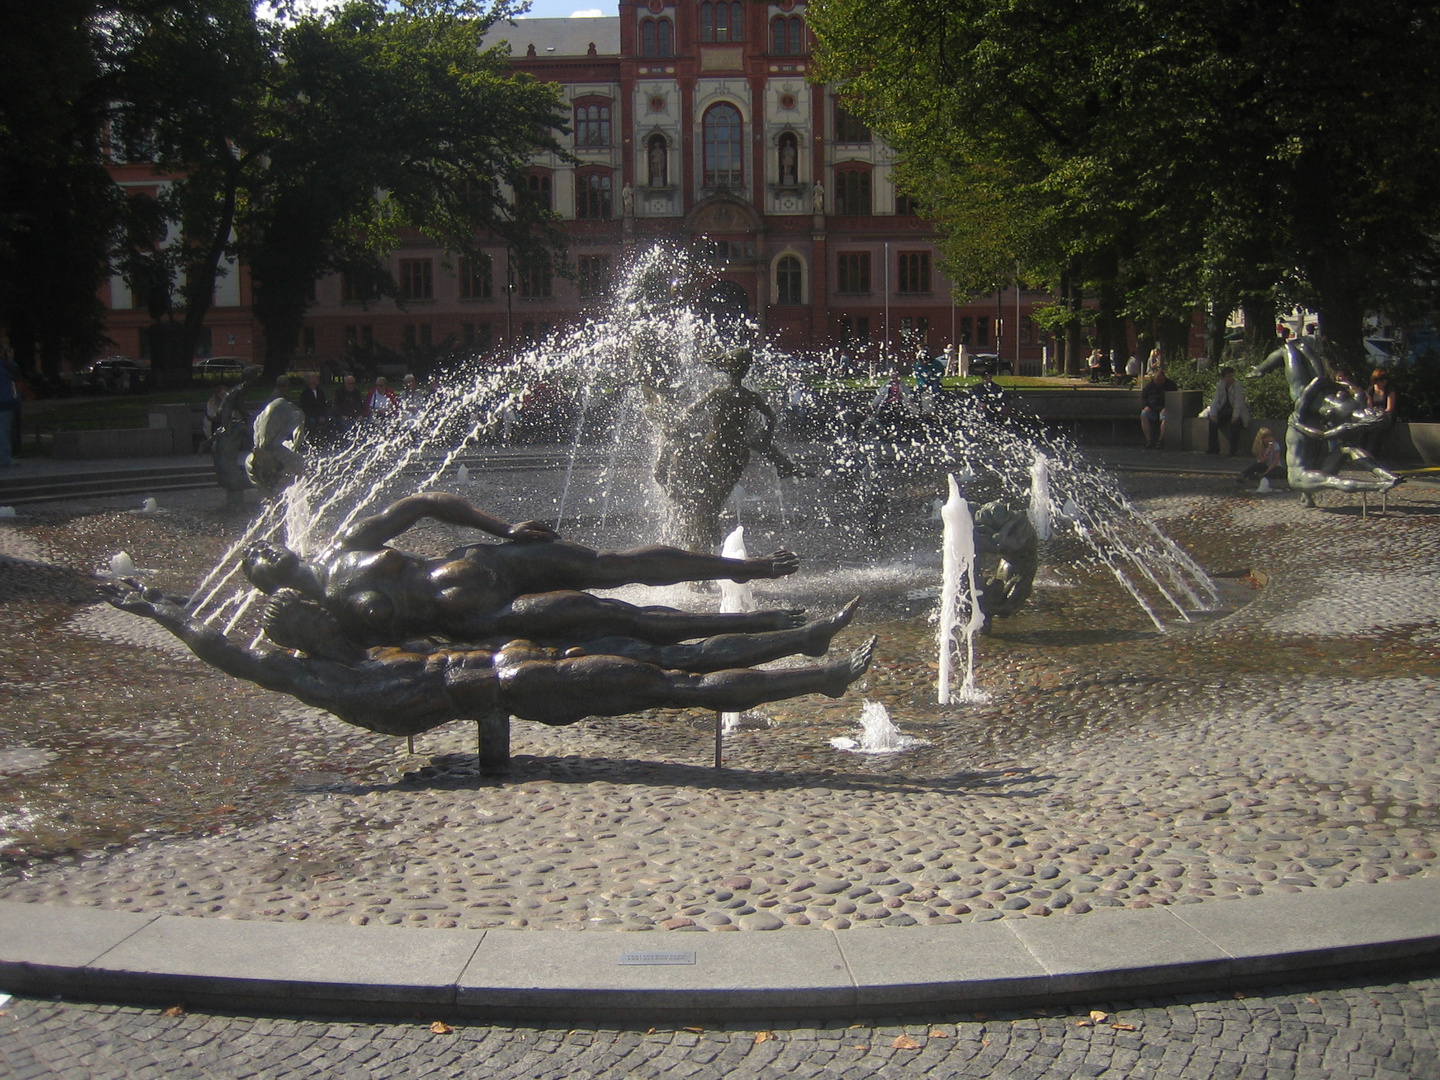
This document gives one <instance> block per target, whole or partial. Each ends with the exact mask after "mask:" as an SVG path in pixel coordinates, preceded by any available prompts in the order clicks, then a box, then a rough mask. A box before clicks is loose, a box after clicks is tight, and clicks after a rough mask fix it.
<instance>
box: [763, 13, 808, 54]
mask: <svg viewBox="0 0 1440 1080" xmlns="http://www.w3.org/2000/svg"><path fill="white" fill-rule="evenodd" d="M804 51H805V23H804V22H803V21H802V20H801V18H800V16H799V15H790V16H785V15H777V16H776V17H775V18H773V19H771V20H770V52H771V53H772V54H773V55H775V56H800V55H801V54H802V53H803V52H804Z"/></svg>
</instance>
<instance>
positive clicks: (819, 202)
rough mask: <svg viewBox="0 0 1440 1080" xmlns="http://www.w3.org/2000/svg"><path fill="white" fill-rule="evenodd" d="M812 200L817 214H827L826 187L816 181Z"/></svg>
mask: <svg viewBox="0 0 1440 1080" xmlns="http://www.w3.org/2000/svg"><path fill="white" fill-rule="evenodd" d="M811 200H812V204H813V206H814V209H815V213H816V214H823V213H825V185H824V184H822V183H821V182H820V181H819V180H816V181H815V188H814V190H813V191H812V192H811Z"/></svg>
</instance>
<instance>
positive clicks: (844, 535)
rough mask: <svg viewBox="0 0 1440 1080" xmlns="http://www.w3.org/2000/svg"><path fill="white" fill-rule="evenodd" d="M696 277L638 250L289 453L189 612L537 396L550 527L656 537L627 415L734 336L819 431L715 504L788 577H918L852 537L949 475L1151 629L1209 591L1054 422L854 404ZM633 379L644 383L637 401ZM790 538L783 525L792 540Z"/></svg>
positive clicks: (696, 393) (514, 421)
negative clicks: (548, 470) (493, 345)
mask: <svg viewBox="0 0 1440 1080" xmlns="http://www.w3.org/2000/svg"><path fill="white" fill-rule="evenodd" d="M713 280H714V275H713V272H712V271H710V270H709V269H708V268H706V267H705V266H703V265H701V264H700V263H698V262H696V261H694V260H692V259H690V258H689V257H688V256H687V255H685V254H684V253H683V252H680V251H677V250H675V249H674V248H671V247H666V246H656V247H653V248H650V249H648V250H647V251H644V252H642V253H640V254H639V255H637V256H636V258H635V259H634V261H633V263H632V264H631V265H630V266H629V268H628V269H627V270H626V271H625V273H624V274H623V275H622V276H621V278H620V281H619V284H618V285H617V287H616V290H615V295H614V299H613V301H612V303H611V304H610V306H609V308H608V309H607V310H605V311H603V312H601V313H600V314H598V315H596V316H595V317H593V318H591V319H589V320H587V321H586V322H584V323H583V324H581V325H578V326H575V327H572V328H569V329H566V330H563V331H559V332H556V333H554V334H552V335H550V336H549V337H548V338H547V339H546V340H544V341H542V342H538V343H536V344H535V345H533V346H532V347H530V348H528V349H525V350H523V351H521V352H519V353H518V354H517V355H516V356H515V357H514V358H513V359H511V360H508V361H506V362H504V363H497V362H494V361H490V360H486V359H482V358H479V357H472V358H470V359H469V360H466V361H464V362H462V363H459V364H457V365H454V366H453V367H452V369H451V370H450V372H449V377H448V379H447V381H446V382H445V383H444V384H443V385H442V386H441V387H440V388H439V389H438V390H436V391H433V392H431V393H429V394H426V395H423V396H422V397H420V398H418V399H415V400H413V401H409V402H407V404H406V406H405V408H404V409H403V410H402V411H401V412H400V414H399V415H398V416H397V417H395V418H393V419H391V420H389V421H387V422H383V423H382V422H378V421H371V422H367V423H366V424H363V425H361V426H359V427H358V428H357V429H356V430H355V431H354V432H352V434H351V437H350V438H349V439H348V440H347V441H346V442H344V443H343V444H341V445H339V446H336V447H334V448H328V449H320V448H313V447H312V448H309V449H307V451H306V454H307V466H308V471H307V473H306V475H305V476H303V477H301V478H300V479H298V480H297V481H296V482H295V483H293V484H292V485H291V486H290V487H289V488H287V489H286V490H285V491H284V492H283V493H282V495H281V496H280V497H279V498H278V499H277V500H275V501H273V502H271V503H269V504H267V505H265V506H264V507H263V508H262V509H261V511H260V512H259V513H258V514H257V515H256V517H255V518H254V520H253V521H251V522H250V524H249V525H248V526H247V528H246V529H245V531H244V533H243V534H242V535H241V536H240V537H239V538H238V539H237V540H236V541H235V543H234V544H233V545H232V547H231V548H230V550H229V551H228V552H227V553H226V554H225V556H224V557H223V558H222V559H221V560H220V562H219V563H218V564H217V565H216V566H215V568H214V569H213V570H212V571H211V572H210V573H209V574H208V575H207V576H206V577H205V579H204V580H203V581H202V582H200V584H199V585H198V586H197V588H196V589H195V590H194V591H193V593H192V602H191V611H192V613H194V614H196V615H197V616H198V617H200V618H202V619H204V620H205V621H207V622H209V623H211V624H212V625H217V626H224V627H226V628H227V629H240V630H242V631H243V632H246V633H250V632H253V631H254V630H256V629H258V626H257V624H258V618H256V617H255V616H256V615H257V604H258V601H259V600H260V599H261V594H259V593H257V592H256V591H254V590H252V589H250V588H249V587H248V584H247V583H246V582H245V580H244V578H243V576H240V556H241V555H242V553H243V552H244V550H245V549H246V548H247V547H248V546H249V545H251V544H253V543H255V542H256V541H259V540H267V541H272V542H281V543H284V544H285V545H286V546H287V547H289V548H291V549H292V550H294V551H296V552H298V553H299V554H301V555H302V556H313V555H315V554H317V553H318V552H319V551H320V550H321V549H322V548H323V547H324V546H325V545H326V544H327V543H328V542H329V541H330V538H331V537H333V536H335V535H336V533H337V532H338V531H340V530H342V529H344V528H345V527H347V526H348V525H350V524H352V523H354V522H355V521H357V520H359V519H360V518H361V517H363V516H366V515H368V514H373V513H375V512H377V511H378V510H379V509H381V508H382V507H383V506H384V505H386V504H387V503H388V502H389V501H391V500H392V499H394V498H397V497H399V496H400V495H403V494H410V493H413V492H417V491H427V490H432V489H434V488H435V487H437V486H438V485H439V483H440V482H441V481H442V480H445V479H448V480H449V481H450V482H451V483H454V482H455V479H456V477H457V475H458V476H459V477H460V478H461V479H460V482H461V483H464V482H465V479H467V478H468V471H469V466H466V465H465V463H464V462H463V461H462V460H461V458H462V457H467V456H468V457H469V458H470V460H471V464H472V465H473V464H474V455H475V454H477V453H479V452H481V451H482V450H486V449H488V448H490V447H492V446H494V445H496V444H502V443H504V442H505V441H506V440H507V439H508V438H509V437H511V436H516V437H519V436H522V435H523V436H525V437H527V438H536V437H537V436H536V434H535V431H534V430H533V429H534V425H535V421H536V417H537V412H538V409H539V407H538V406H537V404H536V403H537V402H539V401H542V400H546V399H547V397H548V399H549V400H552V401H558V402H560V406H559V407H556V408H554V409H553V410H552V413H553V414H552V415H550V416H549V417H548V423H549V434H548V436H541V437H542V438H548V439H549V440H550V441H551V442H552V443H553V442H554V441H557V440H558V441H559V442H560V443H561V444H562V445H563V446H564V447H565V454H564V457H563V459H562V460H563V468H564V476H563V482H562V484H561V487H560V497H559V500H558V503H557V504H556V508H555V511H554V513H555V519H554V524H556V526H557V528H559V529H561V530H562V531H563V533H564V535H566V536H573V537H575V538H576V539H580V540H582V541H585V540H590V542H596V543H598V542H600V541H599V540H598V537H600V536H601V535H602V533H604V531H605V530H606V529H607V528H612V529H613V525H614V524H615V522H616V520H617V517H618V516H619V515H622V514H623V516H624V526H625V531H626V533H627V534H628V535H629V537H631V538H632V541H633V542H645V541H647V540H654V539H662V538H664V537H665V536H667V535H668V534H669V528H668V526H667V520H668V512H667V506H666V505H665V502H664V499H663V497H662V496H661V494H660V492H659V489H658V487H657V486H656V484H655V483H654V481H653V480H652V479H651V477H650V475H649V471H650V469H649V465H650V463H651V462H653V460H654V456H655V442H656V436H655V433H654V430H653V428H652V424H651V420H650V418H648V417H647V416H646V408H650V409H652V410H653V409H654V408H655V407H656V406H655V394H654V393H653V391H654V390H655V389H656V388H658V389H659V390H660V391H663V394H662V395H661V396H662V397H663V400H664V402H665V403H666V404H665V405H664V408H684V407H686V406H687V405H688V404H689V403H693V402H694V401H696V400H697V399H698V398H699V397H700V396H701V395H703V394H704V393H705V392H706V391H707V390H708V389H710V388H711V387H713V386H715V385H716V381H717V379H718V377H719V376H718V375H717V374H716V372H715V371H714V370H713V369H712V368H710V367H709V366H708V365H706V364H705V363H703V361H704V360H706V359H708V358H710V357H712V356H714V355H716V354H718V353H720V352H722V351H724V350H726V349H728V348H731V347H733V346H734V345H735V344H737V343H738V342H742V341H743V342H745V343H747V344H748V345H749V347H750V348H751V349H752V351H753V353H754V357H755V362H754V367H753V368H752V371H751V376H750V384H751V385H753V386H755V387H756V388H758V389H759V390H760V391H761V392H762V393H764V394H766V395H768V396H769V397H770V398H771V399H772V401H773V402H774V403H775V404H776V405H777V406H778V405H779V404H780V403H781V402H783V401H784V400H785V398H786V393H787V391H788V390H789V389H790V388H792V387H795V386H796V385H799V384H801V383H805V384H808V385H810V386H813V387H814V388H815V389H816V391H817V392H818V395H819V397H818V398H817V399H816V400H815V404H813V405H812V406H811V408H812V409H814V410H818V412H817V413H816V415H813V416H812V417H810V423H809V425H808V434H809V435H810V436H815V437H818V438H820V439H822V440H823V441H816V442H806V441H805V436H806V430H804V429H803V428H802V431H801V438H800V441H799V442H797V443H794V444H792V447H791V449H792V452H793V453H794V454H795V456H796V457H797V458H798V459H800V460H801V462H802V464H803V465H805V466H806V468H807V469H808V470H809V471H810V472H811V474H812V477H811V478H810V479H807V480H804V481H803V482H802V481H800V480H797V479H785V480H781V479H778V478H777V477H776V475H775V473H774V472H773V471H772V470H770V469H769V468H768V467H761V466H760V465H759V464H757V465H756V466H755V467H754V468H752V469H751V470H750V471H749V472H748V473H747V474H746V476H745V481H744V483H745V487H744V489H743V490H737V492H736V498H734V499H732V500H731V502H730V505H729V507H728V510H727V514H728V517H729V518H730V520H731V521H732V522H734V521H737V520H742V519H743V521H744V523H745V524H747V525H750V526H756V527H758V526H763V527H765V528H767V529H770V530H771V531H774V532H777V533H780V534H781V535H783V536H785V537H786V540H787V543H790V545H791V546H794V547H797V548H799V547H801V546H802V544H801V540H802V539H803V540H804V541H805V543H804V544H803V546H804V547H805V548H806V549H807V550H812V551H813V550H817V549H818V550H820V551H823V552H824V553H825V555H824V560H823V562H822V563H820V564H818V565H823V566H824V567H825V569H824V570H823V572H820V573H818V574H817V573H816V571H815V569H814V567H815V566H816V565H817V564H816V563H811V564H809V566H807V569H806V571H805V572H804V573H803V574H802V575H801V576H799V577H797V578H796V579H793V580H792V582H791V584H792V585H793V586H795V587H804V586H805V585H806V584H815V585H818V586H820V587H822V588H826V589H829V588H834V589H836V590H837V591H845V590H847V589H852V588H853V590H854V591H855V592H860V593H864V592H865V591H867V590H868V589H872V588H873V589H881V590H884V589H890V588H894V589H896V590H897V591H904V590H905V589H907V588H908V589H914V588H915V587H917V586H921V585H926V584H928V583H929V582H930V581H933V576H934V570H935V567H934V565H933V562H930V560H933V558H934V552H935V545H934V544H933V543H927V542H925V541H924V540H920V541H919V542H917V543H916V544H915V545H914V549H913V551H912V552H911V553H910V555H909V556H902V557H901V558H900V559H898V560H897V559H895V557H894V554H893V552H892V553H889V554H882V553H881V552H880V551H878V550H876V545H874V544H868V542H867V540H866V538H867V537H872V536H881V535H883V534H884V533H885V532H886V530H887V525H886V523H885V509H886V507H887V506H890V505H892V504H896V500H897V499H898V498H900V494H901V493H903V492H905V491H906V490H908V489H910V488H914V487H915V486H917V485H918V486H919V488H920V490H921V494H920V496H918V497H917V498H916V502H917V505H918V506H920V507H922V508H923V507H924V506H926V505H928V504H929V502H930V499H932V498H933V497H934V495H935V494H936V493H937V490H936V489H937V488H938V486H939V480H940V478H941V477H943V476H945V475H946V474H947V473H951V474H953V475H954V476H955V479H956V481H957V483H958V485H959V486H960V490H961V494H962V495H963V496H964V497H965V498H966V499H967V500H968V501H969V502H970V503H972V504H977V505H978V504H979V503H980V502H984V501H988V500H989V499H993V498H1002V499H1005V500H1007V501H1011V502H1015V503H1017V504H1021V505H1024V504H1025V503H1027V502H1028V503H1029V505H1030V507H1031V514H1032V519H1033V520H1035V521H1036V524H1037V528H1038V527H1039V526H1040V525H1041V524H1046V525H1048V528H1047V529H1046V530H1041V531H1042V532H1044V531H1048V532H1049V534H1050V539H1049V540H1048V541H1044V542H1042V548H1041V561H1042V563H1044V562H1068V563H1074V562H1077V561H1078V562H1089V563H1092V564H1095V565H1098V566H1101V567H1104V568H1105V569H1106V570H1107V571H1108V572H1109V573H1110V574H1111V575H1112V576H1114V578H1115V579H1116V581H1117V582H1118V583H1119V585H1120V587H1121V588H1122V589H1124V590H1125V592H1126V593H1127V594H1128V595H1130V596H1132V597H1133V598H1134V599H1135V601H1136V603H1137V604H1139V606H1140V607H1141V608H1142V609H1143V610H1144V611H1145V612H1146V614H1147V615H1148V616H1149V618H1150V619H1151V621H1152V622H1153V623H1154V624H1155V625H1156V626H1157V627H1158V628H1160V629H1162V630H1163V629H1164V627H1165V624H1166V620H1167V619H1174V618H1179V619H1182V620H1183V619H1188V618H1189V612H1192V611H1198V610H1204V609H1206V608H1208V607H1211V606H1213V605H1215V604H1216V603H1218V600H1219V596H1218V593H1217V592H1216V590H1215V587H1214V584H1213V583H1212V582H1211V581H1210V579H1209V578H1208V577H1207V576H1206V575H1205V573H1204V571H1203V570H1201V568H1200V567H1199V566H1198V565H1197V564H1196V563H1195V562H1194V560H1193V559H1191V558H1190V557H1189V556H1188V555H1187V554H1186V553H1185V552H1184V551H1182V550H1181V549H1180V548H1179V546H1178V545H1176V544H1175V543H1174V542H1173V541H1172V540H1170V539H1169V537H1167V536H1165V534H1164V533H1163V532H1161V531H1160V530H1159V529H1158V528H1157V527H1156V526H1155V524H1154V523H1153V522H1152V521H1151V520H1150V519H1149V518H1148V517H1147V516H1146V515H1144V514H1143V513H1141V512H1140V511H1139V510H1138V509H1137V508H1135V507H1134V506H1133V505H1132V504H1131V503H1130V502H1129V501H1128V500H1127V499H1126V498H1125V496H1124V495H1123V494H1122V493H1121V491H1120V490H1119V486H1118V484H1117V482H1116V480H1115V478H1114V477H1113V476H1111V475H1110V474H1108V473H1106V472H1105V471H1104V470H1103V469H1101V468H1100V467H1098V466H1097V465H1095V464H1094V463H1093V462H1091V461H1089V459H1087V458H1086V457H1085V455H1084V454H1082V453H1081V452H1080V451H1079V449H1078V448H1076V447H1075V445H1074V444H1073V443H1072V442H1070V441H1069V440H1068V439H1067V438H1066V437H1064V436H1063V435H1059V434H1056V433H1054V432H1047V431H1046V430H1045V429H1044V428H1043V427H1042V426H1041V425H1039V424H1038V423H1034V422H1026V421H1024V420H1023V419H1021V418H1017V417H1014V416H1010V415H998V416H997V415H995V414H992V413H989V412H986V411H985V410H984V409H982V408H979V407H976V404H975V401H974V399H972V398H971V397H970V396H969V395H968V394H964V393H959V394H946V395H944V396H943V398H942V403H941V406H940V408H939V409H937V414H936V416H935V417H933V418H921V417H919V416H918V414H910V415H906V416H902V417H900V418H899V420H898V421H897V422H895V423H889V424H888V426H887V424H886V423H878V422H877V421H876V418H875V417H867V416H866V412H867V403H868V398H869V395H868V394H867V393H865V392H863V391H855V390H853V389H849V388H848V386H847V384H845V383H842V382H841V381H840V380H839V378H838V377H839V376H842V375H845V374H847V367H846V365H847V361H846V360H845V359H844V358H842V357H841V356H840V355H839V354H838V353H833V352H807V353H798V352H786V351H782V350H780V349H778V348H777V347H775V346H774V345H773V343H771V342H769V341H766V340H764V339H763V338H760V337H759V335H758V333H757V331H756V329H755V327H754V326H753V325H750V324H745V323H743V322H742V323H734V322H731V323H722V322H718V321H717V320H716V319H715V318H713V317H712V316H710V315H709V314H707V313H706V312H705V310H704V306H703V304H701V303H700V302H699V297H700V296H701V295H702V293H703V292H704V290H705V289H706V288H707V287H708V286H709V285H710V284H711V283H712V282H713ZM642 388H650V389H651V391H652V393H651V394H650V398H651V400H650V402H649V404H648V405H647V404H646V403H645V402H644V401H643V400H642V398H643V396H644V395H643V394H642ZM527 431H528V432H529V433H528V434H527ZM792 434H793V433H792ZM582 465H583V466H585V467H586V469H587V471H586V472H585V474H584V479H583V482H582V480H581V474H580V469H581V466H582ZM927 488H928V492H927V491H926V489H927ZM1060 507H1063V509H1057V508H1060ZM922 512H923V511H922ZM907 528H908V526H907ZM792 532H793V533H796V534H799V535H797V536H795V537H794V538H793V540H792V539H791V536H790V534H791V533H792ZM592 537H594V538H597V539H591V538H592ZM867 544H868V546H867ZM877 559H884V560H886V561H883V562H877V561H876V560H877ZM767 591H769V590H767ZM684 598H685V599H686V601H687V602H684V603H681V604H680V605H679V606H693V605H694V603H695V602H696V599H697V597H696V594H695V593H694V592H693V591H689V590H687V591H686V592H685V593H684ZM651 602H653V601H651Z"/></svg>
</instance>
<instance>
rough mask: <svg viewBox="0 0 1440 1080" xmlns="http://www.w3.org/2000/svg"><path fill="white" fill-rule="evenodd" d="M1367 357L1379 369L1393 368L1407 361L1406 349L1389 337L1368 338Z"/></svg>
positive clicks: (1366, 344)
mask: <svg viewBox="0 0 1440 1080" xmlns="http://www.w3.org/2000/svg"><path fill="white" fill-rule="evenodd" d="M1365 356H1366V359H1367V360H1369V362H1370V363H1371V364H1374V365H1376V366H1378V367H1391V366H1393V365H1395V364H1397V363H1400V362H1402V361H1404V360H1405V359H1407V357H1406V355H1405V347H1404V346H1403V345H1401V344H1400V343H1399V342H1398V341H1396V340H1395V339H1394V338H1387V337H1367V338H1366V339H1365Z"/></svg>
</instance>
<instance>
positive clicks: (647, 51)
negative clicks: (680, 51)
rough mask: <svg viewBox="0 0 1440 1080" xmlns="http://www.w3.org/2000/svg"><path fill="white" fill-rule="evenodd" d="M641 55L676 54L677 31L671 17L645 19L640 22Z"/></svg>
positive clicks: (659, 55)
mask: <svg viewBox="0 0 1440 1080" xmlns="http://www.w3.org/2000/svg"><path fill="white" fill-rule="evenodd" d="M640 55H641V56H657V57H663V56H674V55H675V31H674V29H673V28H672V27H671V25H670V20H669V19H644V20H642V21H641V23H640Z"/></svg>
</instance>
